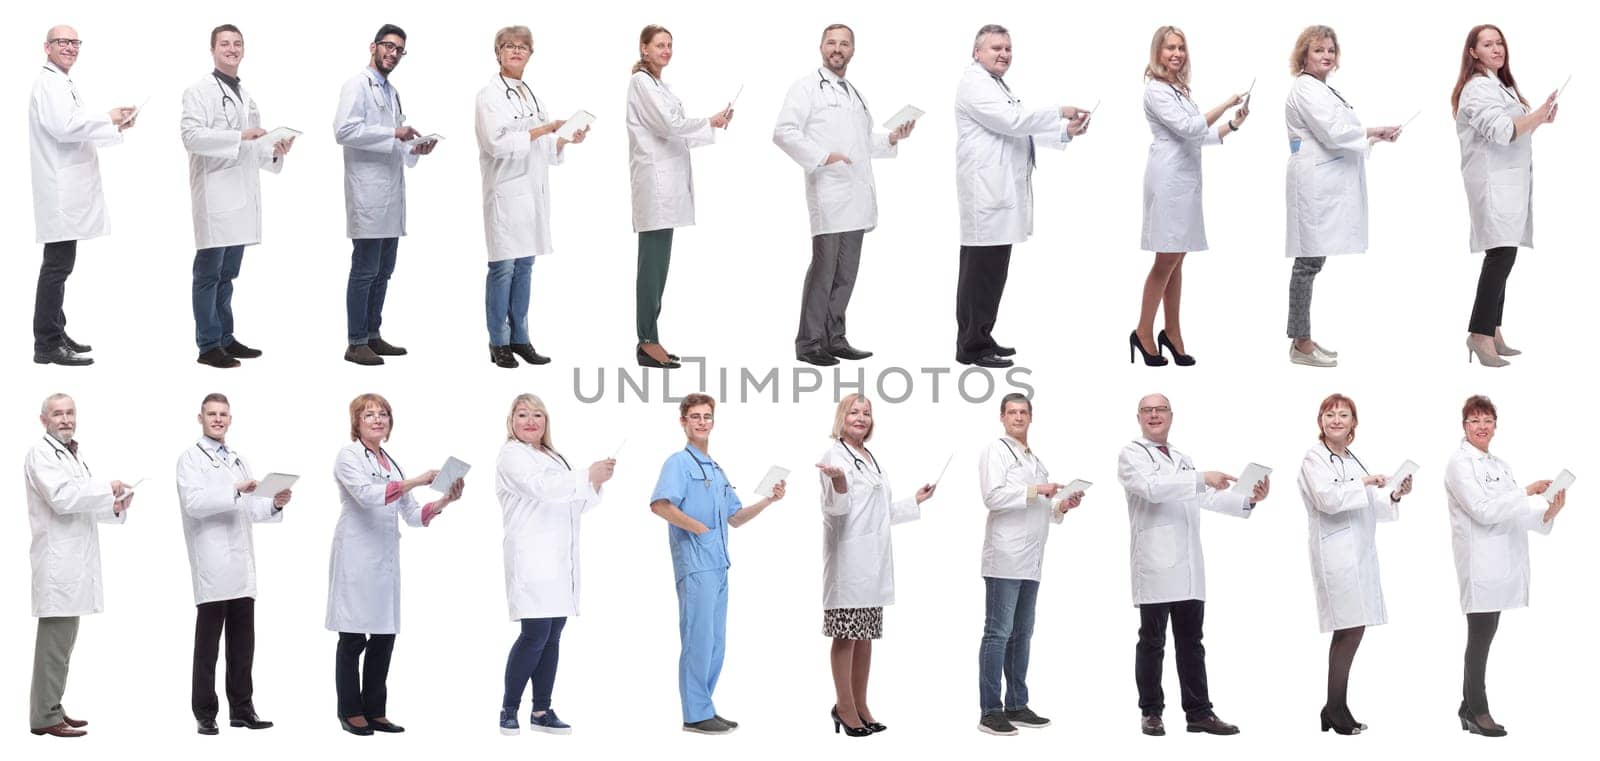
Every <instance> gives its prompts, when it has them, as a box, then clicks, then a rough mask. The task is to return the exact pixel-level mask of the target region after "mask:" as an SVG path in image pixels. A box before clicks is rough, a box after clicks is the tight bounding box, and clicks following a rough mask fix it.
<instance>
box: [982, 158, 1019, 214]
mask: <svg viewBox="0 0 1600 761" xmlns="http://www.w3.org/2000/svg"><path fill="white" fill-rule="evenodd" d="M977 180H978V183H977V190H978V192H977V201H978V213H980V214H984V213H993V212H998V211H1003V210H1006V209H1014V208H1016V207H1017V188H1016V183H1015V182H1014V181H1013V179H1012V176H1011V171H1010V170H1009V169H1008V168H1007V167H1003V166H986V167H982V168H980V169H979V170H978V176H977Z"/></svg>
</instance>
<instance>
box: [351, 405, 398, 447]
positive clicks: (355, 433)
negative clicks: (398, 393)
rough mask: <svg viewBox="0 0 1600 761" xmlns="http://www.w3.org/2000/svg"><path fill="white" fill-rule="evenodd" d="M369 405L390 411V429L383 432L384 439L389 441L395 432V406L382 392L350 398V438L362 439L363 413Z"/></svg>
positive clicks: (353, 439)
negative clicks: (390, 404) (391, 405)
mask: <svg viewBox="0 0 1600 761" xmlns="http://www.w3.org/2000/svg"><path fill="white" fill-rule="evenodd" d="M369 405H370V406H373V407H377V408H379V409H381V410H383V411H384V412H387V413H389V430H388V431H387V432H386V433H384V434H383V440H384V441H388V440H389V437H390V436H392V435H393V434H394V408H393V407H390V406H389V400H388V399H385V398H383V395H382V394H362V395H361V396H358V397H356V398H354V399H352V400H350V440H351V441H360V440H361V413H362V412H365V411H366V409H367V407H368V406H369Z"/></svg>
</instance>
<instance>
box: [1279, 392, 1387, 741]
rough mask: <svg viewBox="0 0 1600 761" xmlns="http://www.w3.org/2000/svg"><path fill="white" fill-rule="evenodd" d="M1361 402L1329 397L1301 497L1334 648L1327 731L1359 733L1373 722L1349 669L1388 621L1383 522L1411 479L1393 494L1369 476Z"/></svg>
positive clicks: (1324, 621)
mask: <svg viewBox="0 0 1600 761" xmlns="http://www.w3.org/2000/svg"><path fill="white" fill-rule="evenodd" d="M1359 422H1360V419H1359V418H1358V417H1357V416H1356V403H1355V401H1353V400H1351V399H1350V398H1349V397H1347V396H1345V395H1343V394H1334V395H1332V396H1329V397H1328V398H1326V399H1323V400H1322V406H1321V408H1320V409H1319V410H1318V412H1317V425H1318V428H1320V429H1321V435H1320V436H1319V437H1318V439H1319V440H1318V443H1317V445H1316V446H1314V447H1312V448H1311V449H1310V450H1309V451H1307V452H1306V457H1305V460H1304V461H1303V462H1301V464H1300V499H1301V500H1303V501H1304V502H1305V503H1306V518H1307V519H1308V521H1309V522H1310V529H1311V530H1310V536H1309V544H1310V548H1311V580H1312V582H1313V583H1314V585H1315V587H1316V591H1317V620H1318V622H1319V624H1320V625H1321V628H1322V632H1323V633H1324V634H1327V633H1329V632H1331V633H1332V634H1333V638H1332V639H1331V640H1330V641H1329V643H1328V700H1327V703H1326V704H1324V705H1323V707H1322V731H1324V732H1326V731H1328V730H1330V729H1331V730H1333V731H1335V732H1338V733H1339V734H1341V735H1354V734H1360V733H1361V730H1363V729H1366V728H1367V725H1365V724H1362V723H1361V722H1359V721H1356V719H1355V717H1354V716H1352V715H1351V714H1350V705H1349V701H1348V699H1347V698H1348V694H1349V686H1350V665H1351V664H1352V663H1353V662H1354V661H1355V657H1356V648H1359V647H1360V646H1361V637H1362V635H1363V634H1365V633H1366V631H1367V627H1368V626H1379V625H1382V624H1384V623H1387V622H1388V620H1389V616H1388V612H1387V611H1386V610H1385V609H1384V607H1383V587H1382V585H1381V584H1380V583H1379V581H1378V548H1377V531H1378V524H1379V523H1382V522H1385V521H1392V520H1396V519H1397V518H1399V517H1400V512H1399V508H1400V498H1401V497H1404V496H1405V495H1407V494H1409V493H1410V492H1411V477H1410V476H1407V477H1406V479H1405V480H1404V481H1403V482H1401V483H1399V484H1396V485H1395V486H1396V487H1397V488H1394V489H1392V490H1391V489H1389V488H1388V486H1389V478H1388V477H1387V476H1384V475H1381V474H1372V473H1368V472H1367V468H1366V466H1365V465H1362V464H1361V460H1360V459H1358V458H1357V457H1356V456H1355V453H1354V452H1351V451H1350V444H1351V442H1353V441H1355V439H1356V425H1357V424H1358V423H1359Z"/></svg>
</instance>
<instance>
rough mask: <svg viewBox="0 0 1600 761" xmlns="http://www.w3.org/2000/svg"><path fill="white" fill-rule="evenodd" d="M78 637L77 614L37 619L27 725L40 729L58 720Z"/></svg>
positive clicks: (61, 715)
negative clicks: (68, 669)
mask: <svg viewBox="0 0 1600 761" xmlns="http://www.w3.org/2000/svg"><path fill="white" fill-rule="evenodd" d="M77 640H78V617H77V616H59V617H45V618H40V619H39V631H38V635H37V637H36V638H35V639H34V643H33V688H32V689H31V690H30V691H29V695H28V725H29V726H28V728H29V729H43V728H44V727H49V726H54V725H56V724H60V723H61V719H62V717H64V716H66V712H64V711H62V710H61V696H62V694H63V693H65V692H66V691H67V664H68V663H69V662H70V661H71V660H72V646H73V644H74V643H76V642H77Z"/></svg>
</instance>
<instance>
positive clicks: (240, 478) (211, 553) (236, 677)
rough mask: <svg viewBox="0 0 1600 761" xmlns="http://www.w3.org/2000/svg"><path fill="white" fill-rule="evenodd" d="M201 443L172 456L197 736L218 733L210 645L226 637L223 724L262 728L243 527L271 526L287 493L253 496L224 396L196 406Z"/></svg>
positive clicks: (251, 561) (251, 568)
mask: <svg viewBox="0 0 1600 761" xmlns="http://www.w3.org/2000/svg"><path fill="white" fill-rule="evenodd" d="M197 417H198V419H199V421H200V440H199V441H196V442H195V444H194V446H192V447H188V448H186V449H184V450H183V454H181V455H179V456H178V506H179V507H180V508H181V509H182V510H183V542H184V544H185V545H187V546H188V548H189V571H190V573H191V574H193V581H194V604H195V619H194V673H193V680H192V688H193V691H192V694H191V698H190V707H191V708H192V709H193V710H194V718H195V721H196V722H198V731H199V733H200V734H202V735H214V734H217V691H216V682H217V640H218V638H219V637H221V636H222V633H223V631H224V630H226V631H227V633H228V673H227V692H228V716H229V721H228V724H229V726H233V727H248V728H250V729H266V728H268V727H271V726H272V722H270V721H262V720H261V719H260V718H259V717H257V716H256V709H255V704H254V702H253V701H252V700H251V693H252V692H253V690H254V685H253V684H252V683H251V677H250V667H251V663H252V661H253V660H254V659H255V649H256V631H255V626H256V600H255V597H256V556H255V541H254V538H253V536H252V531H251V528H250V524H252V523H277V522H279V521H281V520H283V508H284V506H285V505H287V504H289V498H290V497H291V496H293V495H292V494H290V492H289V490H288V489H281V490H279V491H278V493H276V494H270V495H269V494H258V493H257V492H258V491H259V490H260V486H261V483H260V482H259V481H257V480H256V479H255V478H254V476H252V475H251V471H250V465H249V463H247V462H245V460H244V458H242V457H240V456H239V453H238V452H237V451H235V450H233V449H230V448H229V447H228V443H227V437H228V429H229V428H230V427H232V425H233V410H232V407H231V406H230V405H229V404H228V397H226V396H223V395H222V394H208V395H207V396H206V398H205V399H204V400H203V401H201V403H200V414H199V415H198V416H197Z"/></svg>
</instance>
